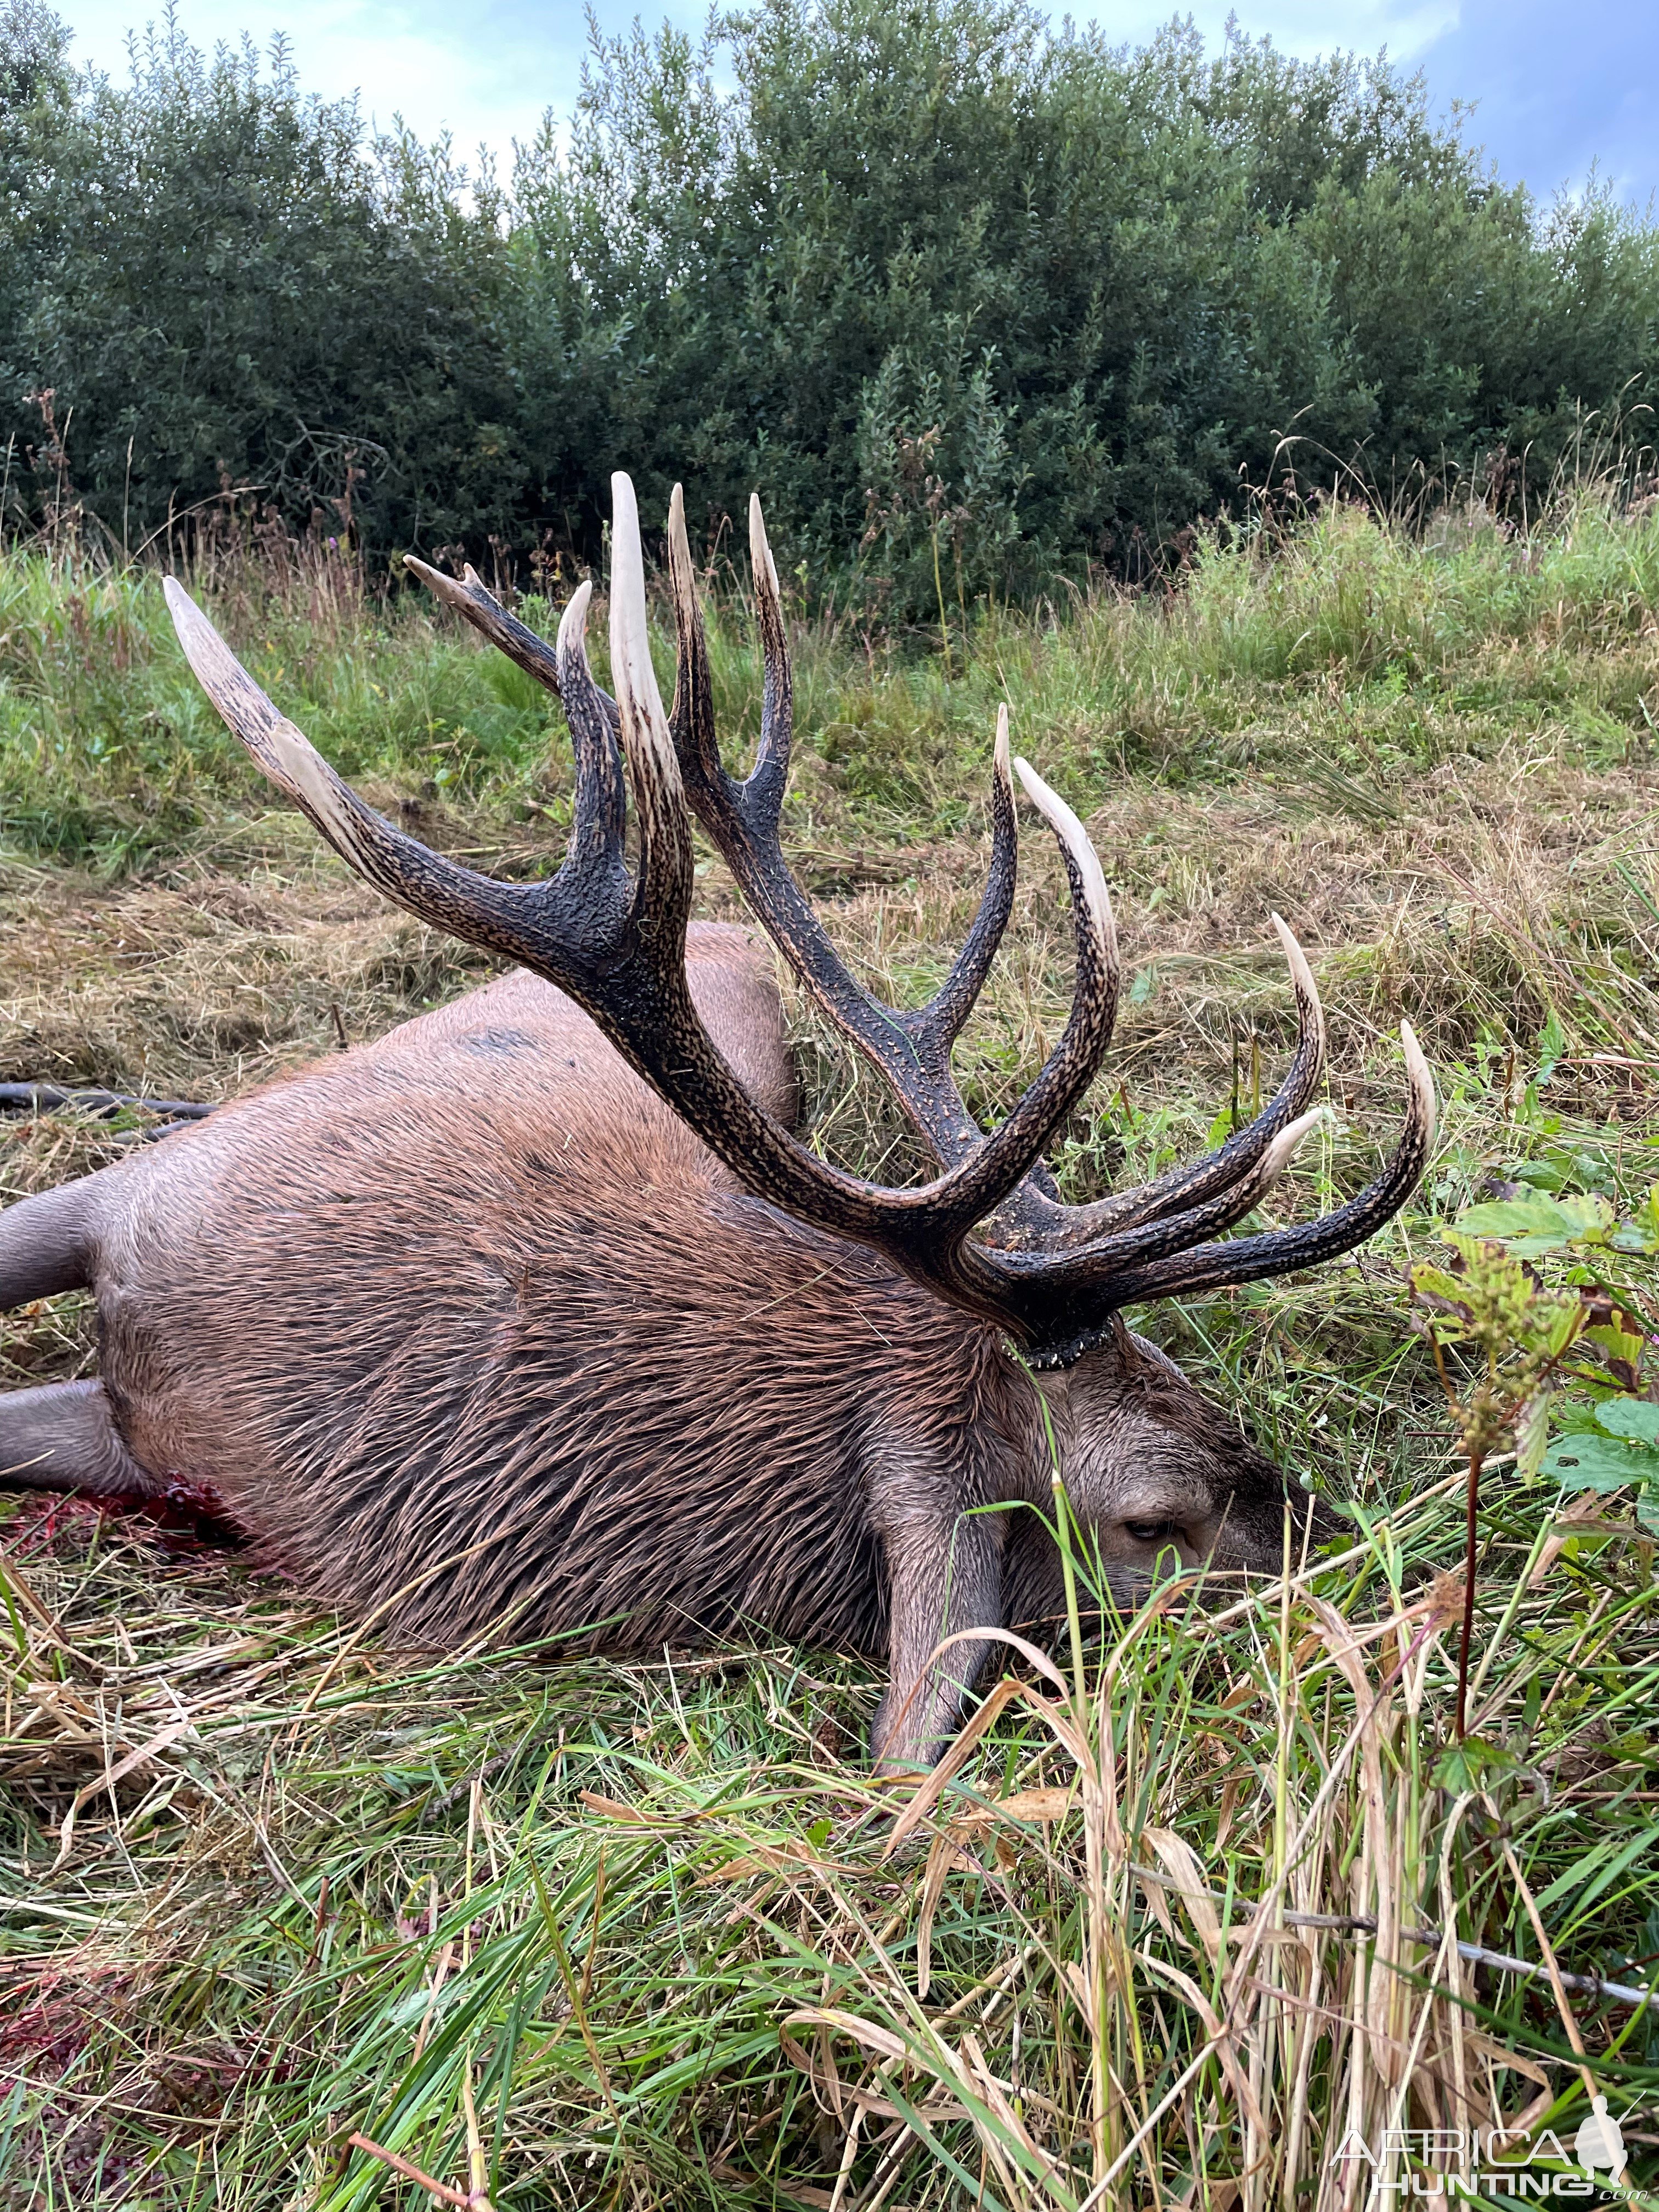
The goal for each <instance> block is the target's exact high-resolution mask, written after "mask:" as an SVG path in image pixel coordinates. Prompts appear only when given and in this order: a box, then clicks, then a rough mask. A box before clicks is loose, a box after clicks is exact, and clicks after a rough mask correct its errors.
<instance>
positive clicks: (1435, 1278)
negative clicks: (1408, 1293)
mask: <svg viewBox="0 0 1659 2212" xmlns="http://www.w3.org/2000/svg"><path fill="white" fill-rule="evenodd" d="M1412 1288H1413V1290H1414V1291H1419V1292H1420V1293H1421V1294H1422V1296H1423V1297H1427V1298H1444V1300H1445V1301H1446V1303H1447V1304H1448V1305H1453V1306H1461V1305H1462V1303H1463V1298H1464V1293H1465V1291H1466V1290H1467V1289H1468V1285H1466V1284H1465V1283H1463V1282H1462V1280H1460V1279H1459V1278H1458V1277H1457V1276H1455V1275H1453V1274H1450V1273H1448V1272H1447V1270H1446V1269H1445V1268H1444V1267H1434V1266H1433V1265H1431V1262H1430V1261H1426V1260H1425V1261H1422V1262H1421V1263H1420V1264H1419V1266H1417V1267H1413V1269H1412Z"/></svg>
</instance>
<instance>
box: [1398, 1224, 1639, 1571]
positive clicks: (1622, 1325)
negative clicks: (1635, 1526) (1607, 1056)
mask: <svg viewBox="0 0 1659 2212" xmlns="http://www.w3.org/2000/svg"><path fill="white" fill-rule="evenodd" d="M1517 1188H1524V1186H1520V1187H1517ZM1446 1241H1447V1242H1448V1243H1450V1244H1451V1245H1452V1247H1453V1249H1454V1251H1455V1254H1456V1255H1457V1256H1456V1261H1455V1272H1448V1271H1447V1270H1446V1269H1444V1268H1437V1267H1429V1266H1426V1265H1422V1264H1419V1266H1418V1267H1415V1268H1413V1272H1412V1281H1413V1287H1414V1289H1415V1290H1416V1291H1417V1294H1418V1296H1419V1297H1420V1298H1423V1299H1425V1301H1427V1302H1428V1303H1429V1304H1431V1305H1432V1306H1433V1307H1434V1308H1436V1309H1437V1313H1436V1317H1435V1319H1434V1321H1433V1322H1432V1324H1431V1325H1432V1327H1433V1328H1434V1331H1435V1334H1436V1336H1437V1340H1440V1341H1442V1342H1446V1341H1461V1340H1475V1341H1478V1342H1480V1343H1481V1344H1482V1345H1483V1346H1484V1348H1485V1349H1486V1352H1487V1355H1488V1376H1487V1379H1486V1383H1484V1385H1483V1389H1484V1392H1485V1404H1484V1406H1483V1409H1482V1412H1483V1416H1484V1419H1483V1431H1482V1437H1481V1448H1482V1449H1491V1448H1492V1445H1493V1444H1494V1443H1496V1441H1497V1440H1498V1437H1499V1436H1500V1435H1501V1434H1502V1433H1503V1432H1504V1431H1505V1430H1506V1429H1510V1428H1514V1429H1515V1430H1516V1431H1517V1436H1518V1439H1519V1441H1520V1443H1521V1446H1522V1454H1521V1455H1522V1465H1523V1466H1525V1467H1526V1468H1528V1471H1529V1472H1530V1471H1533V1470H1535V1469H1541V1471H1542V1472H1543V1473H1544V1474H1547V1475H1553V1476H1554V1477H1555V1478H1556V1480H1558V1481H1559V1482H1560V1484H1561V1485H1562V1486H1563V1487H1564V1488H1565V1489H1567V1490H1581V1491H1586V1492H1600V1493H1601V1494H1603V1495H1605V1494H1607V1493H1610V1492H1620V1491H1624V1490H1633V1491H1634V1492H1635V1493H1636V1515H1637V1518H1638V1521H1639V1522H1641V1523H1642V1525H1643V1526H1644V1527H1645V1528H1651V1529H1653V1530H1654V1531H1655V1532H1656V1534H1659V1400H1656V1398H1655V1397H1654V1396H1653V1395H1652V1393H1653V1391H1654V1389H1655V1388H1656V1384H1655V1382H1654V1378H1653V1377H1652V1376H1651V1375H1650V1372H1649V1367H1650V1362H1649V1358H1648V1355H1649V1352H1650V1349H1651V1346H1652V1344H1653V1343H1654V1341H1655V1340H1656V1335H1659V1310H1655V1308H1654V1306H1653V1303H1652V1300H1651V1298H1650V1297H1644V1295H1643V1293H1642V1292H1641V1291H1639V1290H1638V1289H1635V1288H1633V1287H1632V1285H1630V1284H1629V1283H1628V1281H1626V1280H1624V1279H1620V1276H1619V1275H1618V1274H1617V1273H1613V1272H1612V1271H1613V1270H1615V1269H1616V1268H1617V1267H1618V1265H1619V1255H1621V1254H1639V1255H1642V1256H1643V1257H1644V1258H1646V1259H1652V1258H1654V1257H1655V1256H1656V1255H1659V1184H1655V1185H1653V1186H1652V1187H1650V1189H1649V1191H1648V1193H1647V1195H1646V1197H1645V1199H1644V1200H1643V1202H1642V1204H1641V1206H1639V1207H1638V1208H1637V1209H1636V1211H1635V1212H1633V1213H1632V1214H1630V1215H1629V1216H1627V1217H1626V1218H1624V1219H1622V1220H1621V1219H1620V1218H1618V1217H1617V1216H1616V1214H1615V1212H1614V1210H1613V1206H1611V1205H1610V1204H1609V1203H1608V1201H1607V1199H1605V1198H1604V1197H1602V1196H1601V1194H1600V1193H1599V1192H1595V1191H1588V1192H1584V1193H1582V1194H1568V1195H1565V1196H1559V1197H1557V1196H1550V1195H1549V1194H1547V1193H1544V1192H1541V1191H1540V1192H1535V1193H1530V1194H1526V1195H1516V1196H1515V1197H1511V1198H1504V1199H1498V1200H1488V1201H1486V1203H1484V1204H1481V1205H1477V1206H1468V1207H1466V1208H1465V1209H1464V1210H1463V1212H1462V1213H1460V1214H1459V1216H1458V1218H1457V1225H1456V1227H1455V1229H1453V1230H1450V1231H1447V1232H1446ZM1546 1256H1548V1257H1549V1258H1551V1259H1552V1260H1553V1261H1555V1262H1556V1265H1555V1267H1553V1268H1552V1271H1551V1272H1552V1273H1553V1274H1555V1275H1557V1276H1558V1278H1559V1281H1558V1283H1557V1285H1553V1286H1549V1285H1545V1284H1544V1283H1542V1282H1541V1281H1540V1279H1539V1277H1538V1273H1537V1270H1536V1267H1535V1265H1534V1263H1535V1262H1537V1261H1541V1260H1543V1259H1544V1258H1545V1257H1546ZM1569 1351H1571V1354H1572V1361H1571V1365H1570V1366H1569V1365H1567V1364H1565V1361H1566V1356H1567V1354H1568V1352H1569ZM1552 1397H1554V1398H1555V1400H1556V1404H1555V1406H1554V1407H1553V1409H1552V1407H1551V1403H1550V1401H1551V1399H1552ZM1552 1410H1553V1412H1554V1414H1555V1418H1556V1420H1557V1422H1558V1423H1559V1427H1560V1429H1561V1431H1562V1433H1561V1434H1559V1436H1558V1437H1556V1439H1555V1441H1554V1442H1553V1443H1550V1444H1549V1445H1548V1446H1547V1448H1546V1445H1545V1437H1546V1434H1547V1426H1546V1423H1547V1416H1548V1414H1549V1413H1550V1412H1551V1411H1552Z"/></svg>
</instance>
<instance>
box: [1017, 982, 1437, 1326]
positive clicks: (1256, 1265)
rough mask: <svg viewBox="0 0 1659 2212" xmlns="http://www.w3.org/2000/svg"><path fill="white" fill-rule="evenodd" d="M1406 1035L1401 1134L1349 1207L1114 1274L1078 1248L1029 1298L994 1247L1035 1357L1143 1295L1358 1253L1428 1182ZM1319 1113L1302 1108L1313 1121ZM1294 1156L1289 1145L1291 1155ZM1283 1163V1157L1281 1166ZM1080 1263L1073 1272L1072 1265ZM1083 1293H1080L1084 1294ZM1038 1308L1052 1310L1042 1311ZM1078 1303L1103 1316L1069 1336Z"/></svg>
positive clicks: (1431, 1125)
mask: <svg viewBox="0 0 1659 2212" xmlns="http://www.w3.org/2000/svg"><path fill="white" fill-rule="evenodd" d="M1400 1043H1401V1051H1402V1053H1403V1054H1404V1056H1405V1061H1406V1082H1407V1097H1406V1111H1405V1115H1404V1118H1403V1120H1402V1121H1401V1130H1400V1137H1399V1140H1398V1142H1397V1143H1396V1145H1395V1150H1394V1152H1393V1154H1392V1156H1391V1158H1389V1163H1388V1164H1387V1166H1386V1167H1385V1168H1384V1169H1383V1172H1382V1174H1381V1175H1379V1176H1376V1178H1375V1180H1374V1181H1373V1182H1370V1183H1368V1184H1367V1185H1366V1187H1365V1188H1364V1190H1362V1191H1361V1192H1360V1193H1359V1194H1358V1197H1356V1198H1352V1199H1350V1200H1348V1202H1347V1204H1346V1206H1337V1207H1335V1208H1334V1210H1333V1211H1332V1212H1329V1213H1327V1214H1322V1215H1321V1217H1320V1218H1319V1219H1318V1220H1316V1221H1309V1222H1304V1223H1301V1224H1299V1225H1296V1226H1294V1227H1291V1228H1288V1229H1273V1230H1267V1231H1263V1232H1262V1233H1261V1235H1260V1236H1255V1237H1231V1238H1228V1239H1226V1240H1225V1241H1224V1242H1222V1243H1216V1244H1198V1245H1194V1246H1193V1247H1191V1248H1190V1249H1185V1250H1181V1251H1171V1252H1166V1253H1164V1254H1162V1255H1158V1256H1156V1257H1149V1258H1146V1259H1144V1260H1143V1261H1140V1262H1139V1263H1138V1264H1127V1265H1125V1266H1122V1267H1120V1268H1118V1269H1117V1270H1116V1271H1115V1272H1113V1273H1109V1274H1107V1273H1103V1274H1096V1273H1095V1272H1094V1269H1093V1268H1092V1267H1091V1261H1093V1260H1094V1258H1095V1257H1096V1255H1093V1254H1089V1253H1079V1254H1075V1255H1072V1256H1071V1257H1070V1258H1069V1259H1068V1260H1063V1261H1060V1264H1059V1267H1054V1266H1053V1265H1052V1264H1051V1265H1050V1267H1048V1269H1047V1270H1046V1271H1045V1272H1044V1273H1043V1274H1042V1280H1041V1282H1040V1283H1036V1282H1034V1283H1033V1284H1032V1285H1031V1286H1030V1293H1028V1295H1027V1296H1026V1297H1024V1298H1023V1299H1022V1298H1021V1297H1019V1294H1018V1290H1017V1288H1016V1285H1015V1282H1014V1272H1015V1269H1016V1268H1017V1267H1018V1259H1017V1257H1015V1256H1014V1255H1002V1254H997V1255H987V1256H992V1257H994V1259H995V1261H996V1263H997V1272H998V1274H999V1276H1000V1279H1001V1281H1002V1284H1003V1291H1002V1295H1003V1296H1004V1297H1008V1298H1010V1299H1011V1301H1012V1302H1013V1303H1015V1304H1018V1305H1020V1306H1021V1307H1022V1309H1023V1310H1024V1317H1025V1321H1026V1325H1027V1326H1028V1327H1029V1328H1030V1329H1031V1330H1032V1332H1033V1334H1035V1335H1036V1337H1037V1338H1038V1339H1039V1340H1040V1348H1039V1349H1038V1350H1037V1351H1036V1352H1033V1353H1032V1354H1031V1355H1030V1357H1031V1359H1032V1364H1034V1365H1036V1366H1042V1367H1066V1366H1069V1365H1070V1364H1072V1362H1073V1360H1075V1359H1077V1358H1079V1357H1080V1355H1081V1354H1082V1353H1083V1352H1086V1351H1088V1350H1089V1349H1090V1348H1091V1346H1093V1345H1096V1344H1098V1343H1100V1342H1101V1341H1102V1340H1103V1338H1104V1337H1105V1335H1106V1334H1107V1332H1108V1329H1109V1326H1110V1323H1109V1321H1108V1320H1106V1319H1105V1318H1102V1319H1101V1320H1100V1321H1099V1322H1097V1323H1096V1324H1093V1325H1091V1326H1090V1327H1089V1328H1085V1329H1084V1330H1082V1331H1080V1332H1077V1331H1072V1332H1070V1333H1069V1334H1066V1336H1065V1337H1064V1339H1063V1340H1061V1338H1060V1332H1061V1331H1062V1330H1063V1329H1065V1328H1066V1318H1067V1316H1068V1313H1069V1314H1070V1315H1075V1314H1076V1313H1077V1312H1078V1311H1079V1309H1081V1310H1086V1311H1089V1312H1091V1313H1092V1314H1095V1315H1098V1316H1103V1317H1104V1316H1108V1315H1110V1314H1113V1313H1115V1312H1117V1311H1118V1310H1119V1309H1121V1307H1123V1306H1127V1305H1133V1304H1138V1303H1139V1302H1140V1301H1142V1300H1144V1299H1148V1298H1163V1297H1181V1296H1185V1295H1189V1294H1191V1293H1192V1292H1194V1291H1212V1290H1223V1289H1226V1288H1228V1287H1230V1286H1236V1285H1239V1284H1243V1283H1259V1282H1263V1281H1265V1280H1267V1279H1268V1278H1269V1277H1271V1276H1273V1275H1288V1274H1291V1273H1294V1272H1295V1271H1296V1270H1297V1268H1301V1267H1318V1266H1319V1265H1320V1264H1321V1263H1322V1262H1323V1261H1327V1260H1334V1259H1337V1258H1340V1255H1342V1254H1343V1253H1345V1252H1352V1250H1353V1249H1355V1248H1356V1246H1358V1245H1360V1244H1363V1243H1364V1242H1365V1241H1366V1239H1367V1238H1368V1237H1373V1236H1375V1235H1376V1231H1378V1230H1379V1229H1381V1228H1382V1227H1383V1225H1384V1223H1385V1222H1388V1221H1389V1220H1391V1219H1392V1218H1393V1217H1394V1216H1395V1214H1396V1213H1398V1212H1399V1211H1400V1209H1401V1206H1403V1205H1404V1204H1405V1203H1406V1200H1407V1199H1408V1198H1409V1197H1410V1196H1411V1194H1412V1193H1413V1190H1415V1189H1416V1188H1417V1186H1418V1184H1419V1182H1421V1180H1422V1177H1423V1172H1424V1170H1425V1168H1426V1167H1427V1165H1428V1163H1429V1157H1430V1154H1431V1152H1432V1150H1433V1147H1434V1137H1435V1125H1436V1120H1437V1109H1436V1100H1435V1092H1434V1078H1433V1077H1432V1075H1431V1073H1430V1072H1429V1066H1428V1062H1427V1061H1426V1060H1425V1059H1424V1057H1423V1054H1422V1050H1421V1048H1419V1044H1418V1042H1417V1037H1416V1035H1415V1033H1414V1032H1413V1029H1412V1026H1411V1024H1410V1023H1409V1022H1401V1024H1400ZM1312 1118H1313V1117H1312V1116H1304V1120H1306V1121H1310V1120H1311V1119H1312ZM1298 1127H1299V1125H1298V1124H1296V1123H1292V1124H1291V1127H1290V1128H1287V1129H1285V1130H1284V1131H1282V1132H1281V1133H1280V1134H1279V1136H1278V1137H1277V1138H1275V1139H1274V1140H1273V1145H1272V1146H1270V1148H1269V1152H1270V1155H1271V1154H1278V1153H1280V1152H1281V1148H1285V1147H1288V1146H1291V1144H1292V1143H1293V1142H1294V1138H1293V1134H1292V1133H1293V1131H1296V1130H1297V1128H1298ZM1284 1157H1288V1152H1285V1154H1284ZM1283 1164H1284V1158H1282V1157H1281V1158H1280V1160H1279V1165H1280V1166H1282V1165H1283ZM1071 1270H1075V1271H1076V1273H1072V1274H1071V1275H1070V1279H1067V1274H1066V1271H1071ZM1080 1292H1083V1293H1086V1295H1085V1296H1083V1297H1079V1293H1080ZM1040 1308H1043V1309H1046V1310H1039V1309H1040Z"/></svg>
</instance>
